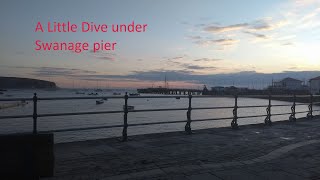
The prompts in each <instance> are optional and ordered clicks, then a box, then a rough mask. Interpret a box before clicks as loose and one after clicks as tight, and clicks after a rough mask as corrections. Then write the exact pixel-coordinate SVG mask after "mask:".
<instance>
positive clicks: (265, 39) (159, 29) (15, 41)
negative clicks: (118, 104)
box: [0, 0, 320, 88]
mask: <svg viewBox="0 0 320 180" xmlns="http://www.w3.org/2000/svg"><path fill="white" fill-rule="evenodd" d="M0 18H1V28H0V76H16V77H28V78H38V79H43V80H50V81H54V82H56V83H57V85H58V86H59V87H78V88H90V87H91V88H94V87H99V88H103V87H107V88H111V87H115V88H137V87H151V86H162V85H163V84H164V82H163V81H164V79H165V77H166V78H167V79H168V81H169V86H170V87H193V88H201V87H202V85H203V84H206V85H209V86H214V85H230V84H232V85H235V83H236V85H237V84H238V85H241V86H248V87H249V86H252V84H256V86H258V85H257V84H260V85H259V86H261V87H263V86H265V85H268V84H269V83H270V79H274V78H276V79H277V78H282V77H285V76H288V75H291V76H293V77H296V78H300V79H301V80H306V79H308V78H312V76H320V72H319V71H320V59H319V57H320V51H319V47H320V1H319V0H268V1H257V0H242V1H236V0H188V1H185V0H174V1H173V0H161V1H150V0H135V1H132V0H118V1H111V0H92V1H89V0H86V1H84V0H78V1H62V0H57V1H43V0H41V1H40V0H30V1H22V0H21V1H17V0H4V1H2V2H1V6H0ZM68 21H69V22H71V23H74V24H77V25H81V22H83V21H87V22H94V23H96V24H108V25H111V24H129V23H131V22H132V21H134V22H135V23H139V24H147V29H146V32H141V33H110V32H107V33H103V32H99V33H82V32H76V33H40V32H35V27H36V25H37V23H38V22H41V23H43V24H46V23H48V22H68ZM38 39H39V40H41V41H43V42H54V41H55V42H60V41H66V42H89V43H94V42H99V41H101V40H104V41H110V42H117V47H116V50H115V51H99V52H95V53H94V52H92V51H85V52H82V53H74V52H70V51H35V40H38ZM248 74H249V77H250V78H249V79H250V80H248Z"/></svg>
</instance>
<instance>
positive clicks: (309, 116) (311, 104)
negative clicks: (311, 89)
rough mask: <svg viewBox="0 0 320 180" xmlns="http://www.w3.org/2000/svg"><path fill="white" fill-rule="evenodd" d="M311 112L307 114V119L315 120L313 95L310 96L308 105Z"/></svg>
mask: <svg viewBox="0 0 320 180" xmlns="http://www.w3.org/2000/svg"><path fill="white" fill-rule="evenodd" d="M308 109H309V112H308V114H307V118H309V119H311V118H313V95H312V94H310V104H309V105H308Z"/></svg>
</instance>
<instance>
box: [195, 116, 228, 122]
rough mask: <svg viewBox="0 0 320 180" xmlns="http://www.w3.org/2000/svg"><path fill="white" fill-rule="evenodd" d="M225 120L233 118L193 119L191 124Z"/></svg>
mask: <svg viewBox="0 0 320 180" xmlns="http://www.w3.org/2000/svg"><path fill="white" fill-rule="evenodd" d="M226 119H233V117H225V118H209V119H195V120H192V122H201V121H219V120H226Z"/></svg>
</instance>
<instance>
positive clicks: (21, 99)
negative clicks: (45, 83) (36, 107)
mask: <svg viewBox="0 0 320 180" xmlns="http://www.w3.org/2000/svg"><path fill="white" fill-rule="evenodd" d="M32 100H33V99H32V98H0V101H32Z"/></svg>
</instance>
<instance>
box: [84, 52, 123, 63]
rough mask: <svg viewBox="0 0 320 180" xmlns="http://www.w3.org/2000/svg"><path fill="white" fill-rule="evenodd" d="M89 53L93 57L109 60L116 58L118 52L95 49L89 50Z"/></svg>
mask: <svg viewBox="0 0 320 180" xmlns="http://www.w3.org/2000/svg"><path fill="white" fill-rule="evenodd" d="M88 53H89V55H90V56H91V57H94V58H96V59H102V60H108V61H114V60H116V57H117V54H116V53H110V52H105V51H96V52H94V51H93V50H90V51H88Z"/></svg>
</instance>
